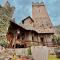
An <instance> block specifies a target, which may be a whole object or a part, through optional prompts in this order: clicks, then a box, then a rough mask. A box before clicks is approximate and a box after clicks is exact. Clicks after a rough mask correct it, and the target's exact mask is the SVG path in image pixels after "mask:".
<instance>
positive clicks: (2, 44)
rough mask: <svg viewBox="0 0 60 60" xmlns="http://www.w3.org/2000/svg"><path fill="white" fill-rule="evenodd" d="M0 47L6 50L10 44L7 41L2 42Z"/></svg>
mask: <svg viewBox="0 0 60 60" xmlns="http://www.w3.org/2000/svg"><path fill="white" fill-rule="evenodd" d="M0 45H1V46H3V47H5V48H6V47H7V45H8V42H7V41H6V40H0Z"/></svg>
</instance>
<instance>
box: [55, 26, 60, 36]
mask: <svg viewBox="0 0 60 60" xmlns="http://www.w3.org/2000/svg"><path fill="white" fill-rule="evenodd" d="M55 29H56V33H57V34H59V35H60V25H58V26H55Z"/></svg>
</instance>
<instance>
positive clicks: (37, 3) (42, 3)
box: [32, 2, 45, 6]
mask: <svg viewBox="0 0 60 60" xmlns="http://www.w3.org/2000/svg"><path fill="white" fill-rule="evenodd" d="M32 5H35V6H36V5H40V6H43V5H45V4H44V2H41V3H39V2H36V3H34V2H32Z"/></svg>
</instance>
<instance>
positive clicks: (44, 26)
mask: <svg viewBox="0 0 60 60" xmlns="http://www.w3.org/2000/svg"><path fill="white" fill-rule="evenodd" d="M8 32H9V33H10V34H13V36H14V37H13V40H11V44H13V43H12V42H13V41H14V39H15V41H16V40H19V41H20V44H21V43H22V42H23V43H22V44H25V47H26V46H29V45H30V44H31V42H33V43H32V45H41V44H42V45H46V46H51V45H52V39H53V34H54V28H53V25H52V23H51V20H50V17H49V15H48V13H47V10H46V7H45V5H44V3H43V2H42V3H32V18H31V17H30V16H28V17H26V18H25V19H23V20H22V23H21V24H19V25H18V24H16V23H15V22H13V21H10V27H9V30H8ZM29 42H30V43H29ZM11 44H10V45H11Z"/></svg>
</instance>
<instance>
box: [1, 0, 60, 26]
mask: <svg viewBox="0 0 60 60" xmlns="http://www.w3.org/2000/svg"><path fill="white" fill-rule="evenodd" d="M4 1H5V0H0V4H1V5H2V4H3V3H4ZM8 1H9V3H10V4H11V5H12V6H15V11H14V14H13V17H14V18H15V20H16V23H20V22H21V21H22V19H24V18H26V17H27V16H32V2H44V4H45V6H46V9H47V12H48V15H49V17H50V19H51V21H52V23H53V25H54V26H55V25H60V0H8Z"/></svg>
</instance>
